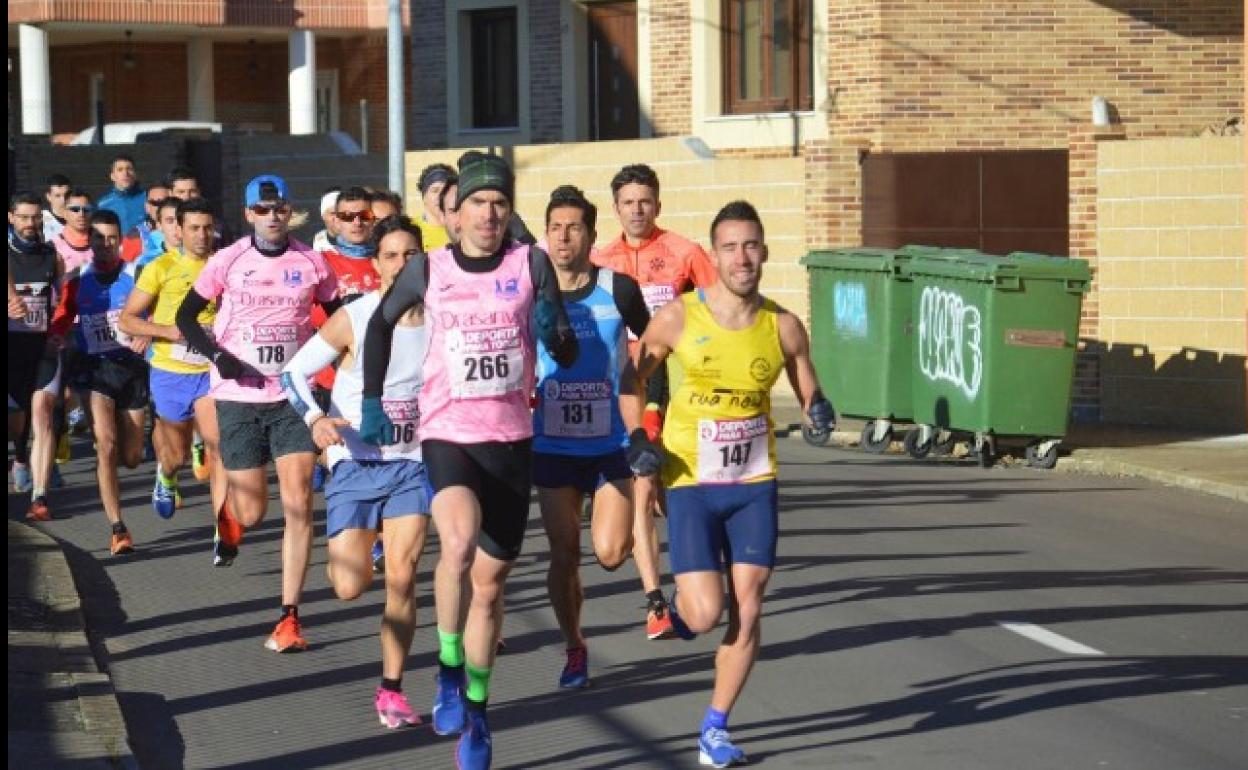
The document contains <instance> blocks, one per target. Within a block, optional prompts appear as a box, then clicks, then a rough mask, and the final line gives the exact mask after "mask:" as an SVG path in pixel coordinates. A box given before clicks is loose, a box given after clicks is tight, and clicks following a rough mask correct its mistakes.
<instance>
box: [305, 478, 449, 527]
mask: <svg viewBox="0 0 1248 770" xmlns="http://www.w3.org/2000/svg"><path fill="white" fill-rule="evenodd" d="M432 500H433V487H431V486H429V477H428V475H426V474H425V466H424V464H423V463H418V462H416V461H415V460H389V461H386V460H358V461H357V460H340V461H339V462H337V463H335V464H334V468H333V473H332V474H331V475H330V477H329V483H328V484H326V485H325V531H326V534H327V535H328V536H329V537H333V536H335V535H337V534H338V533H339V532H341V531H343V530H344V529H371V530H374V531H376V529H377V527H378V526H379V525H380V524H381V520H382V519H395V518H399V517H402V516H428V515H429V503H430V501H432Z"/></svg>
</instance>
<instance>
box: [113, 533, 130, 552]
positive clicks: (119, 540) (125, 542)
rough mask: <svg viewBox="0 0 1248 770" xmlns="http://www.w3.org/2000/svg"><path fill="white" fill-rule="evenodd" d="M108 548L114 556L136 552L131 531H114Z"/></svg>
mask: <svg viewBox="0 0 1248 770" xmlns="http://www.w3.org/2000/svg"><path fill="white" fill-rule="evenodd" d="M108 550H109V552H111V553H112V554H113V556H121V555H122V554H128V553H134V538H132V537H130V533H129V532H122V533H121V534H117V533H116V532H114V533H113V536H112V538H111V539H110V540H109V543H108Z"/></svg>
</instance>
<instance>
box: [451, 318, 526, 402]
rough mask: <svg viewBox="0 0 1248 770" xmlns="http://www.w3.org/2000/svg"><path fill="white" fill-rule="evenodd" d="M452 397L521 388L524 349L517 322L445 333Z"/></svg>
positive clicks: (490, 394) (487, 395) (482, 395)
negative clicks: (497, 326)
mask: <svg viewBox="0 0 1248 770" xmlns="http://www.w3.org/2000/svg"><path fill="white" fill-rule="evenodd" d="M446 359H447V361H448V362H449V368H450V379H451V396H452V397H453V398H490V397H495V396H504V395H507V394H508V393H516V392H519V391H520V390H521V389H522V388H521V386H522V383H523V379H524V349H523V347H522V346H521V342H520V328H519V327H517V326H509V327H502V328H496V329H473V330H470V331H464V330H462V329H451V330H449V331H448V332H447V333H446Z"/></svg>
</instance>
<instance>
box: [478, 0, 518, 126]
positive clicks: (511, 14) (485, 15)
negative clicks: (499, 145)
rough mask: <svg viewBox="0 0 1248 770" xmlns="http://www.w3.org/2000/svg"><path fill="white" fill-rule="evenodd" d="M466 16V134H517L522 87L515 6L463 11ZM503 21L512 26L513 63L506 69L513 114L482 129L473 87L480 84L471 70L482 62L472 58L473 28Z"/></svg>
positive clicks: (516, 10)
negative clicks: (488, 22) (508, 74)
mask: <svg viewBox="0 0 1248 770" xmlns="http://www.w3.org/2000/svg"><path fill="white" fill-rule="evenodd" d="M465 16H467V25H466V26H467V38H468V56H469V61H470V62H471V64H470V69H469V72H468V83H469V85H470V87H469V90H468V97H469V104H468V109H467V118H468V120H467V123H468V125H467V126H465V129H466V130H469V131H516V130H519V129H520V118H521V107H522V106H521V99H520V94H521V90H522V87H523V84H522V83H521V82H520V57H521V50H520V49H521V44H520V35H521V24H520V9H519V8H518V7H517V6H515V5H499V6H493V7H484V8H471V9H468V10H466V11H465ZM504 18H507V19H508V20H509V21H510V22H511V34H512V36H513V46H512V47H513V53H514V61H513V62H512V63H511V66H510V67H509V68H508V69H509V70H510V72H511V77H512V87H513V91H512V97H511V101H512V109H513V110H514V112H513V114H512V115H511V116H508V117H510V118H512V119H511V120H510V121H509V122H497V123H494V124H492V125H483V124H481V123H479V122H478V115H477V108H478V98H479V93H478V91H477V90H476V88H475V87H474V86H475V85H476V84H477V83H478V82H480V80H479V79H478V78H476V77H474V72H473V71H472V68H473V67H475V66H476V64H477V62H479V61H481V60H480V59H479V58H478V57H476V56H475V55H473V51H474V48H475V46H476V44H477V42H478V41H477V32H478V30H477V26H476V25H477V23H478V20H490V19H493V20H500V19H504ZM483 66H485V65H484V63H483Z"/></svg>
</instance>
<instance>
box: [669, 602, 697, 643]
mask: <svg viewBox="0 0 1248 770" xmlns="http://www.w3.org/2000/svg"><path fill="white" fill-rule="evenodd" d="M667 616H668V617H669V618H671V623H672V633H673V634H675V635H676V638H678V639H684V640H685V641H686V642H687V641H689V640H691V639H696V638H697V636H698V635H697V634H695V633H694V632H693V629H692V628H690V627H689V626H688V624H686V623H685V621H684V619H683V618H681V617H680V613H679V612H677V611H676V594H675V593H672V600H671V601H670V602H668V603H667Z"/></svg>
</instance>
